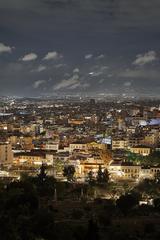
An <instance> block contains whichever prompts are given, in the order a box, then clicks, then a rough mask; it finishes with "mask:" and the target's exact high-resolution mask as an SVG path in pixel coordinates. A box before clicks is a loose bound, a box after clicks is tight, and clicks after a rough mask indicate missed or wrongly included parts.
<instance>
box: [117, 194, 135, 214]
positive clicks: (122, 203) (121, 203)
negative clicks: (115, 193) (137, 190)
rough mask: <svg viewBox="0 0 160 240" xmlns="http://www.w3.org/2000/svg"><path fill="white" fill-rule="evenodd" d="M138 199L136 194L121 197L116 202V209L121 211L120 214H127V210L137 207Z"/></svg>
mask: <svg viewBox="0 0 160 240" xmlns="http://www.w3.org/2000/svg"><path fill="white" fill-rule="evenodd" d="M138 203H139V197H138V195H137V194H134V193H129V194H126V195H122V196H121V197H120V198H119V199H117V201H116V205H117V207H118V208H119V209H120V210H121V211H122V213H124V214H127V213H128V211H129V210H131V209H132V208H133V207H135V206H136V205H138Z"/></svg>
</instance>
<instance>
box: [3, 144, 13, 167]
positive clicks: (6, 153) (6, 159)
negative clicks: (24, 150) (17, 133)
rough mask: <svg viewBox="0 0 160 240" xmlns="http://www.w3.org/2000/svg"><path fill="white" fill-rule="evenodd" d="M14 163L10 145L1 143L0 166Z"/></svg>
mask: <svg viewBox="0 0 160 240" xmlns="http://www.w3.org/2000/svg"><path fill="white" fill-rule="evenodd" d="M12 162H13V151H12V145H11V144H10V143H7V142H6V143H5V142H3V143H0V164H11V163H12Z"/></svg>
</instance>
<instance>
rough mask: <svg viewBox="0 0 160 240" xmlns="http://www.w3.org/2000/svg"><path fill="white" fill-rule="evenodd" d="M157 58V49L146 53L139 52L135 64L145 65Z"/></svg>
mask: <svg viewBox="0 0 160 240" xmlns="http://www.w3.org/2000/svg"><path fill="white" fill-rule="evenodd" d="M156 59H157V54H156V52H155V51H149V52H147V53H145V54H138V55H137V57H136V60H135V61H134V62H133V65H138V66H143V65H145V64H147V63H151V62H153V61H155V60H156Z"/></svg>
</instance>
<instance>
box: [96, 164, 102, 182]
mask: <svg viewBox="0 0 160 240" xmlns="http://www.w3.org/2000/svg"><path fill="white" fill-rule="evenodd" d="M97 182H98V183H103V172H102V167H101V165H99V169H98V172H97Z"/></svg>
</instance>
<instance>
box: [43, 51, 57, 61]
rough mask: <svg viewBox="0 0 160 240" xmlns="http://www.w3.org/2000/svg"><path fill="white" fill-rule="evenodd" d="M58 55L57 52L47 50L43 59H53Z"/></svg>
mask: <svg viewBox="0 0 160 240" xmlns="http://www.w3.org/2000/svg"><path fill="white" fill-rule="evenodd" d="M58 56H59V54H58V53H57V52H48V53H47V54H46V56H45V57H44V58H43V59H44V60H55V59H57V58H58Z"/></svg>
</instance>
